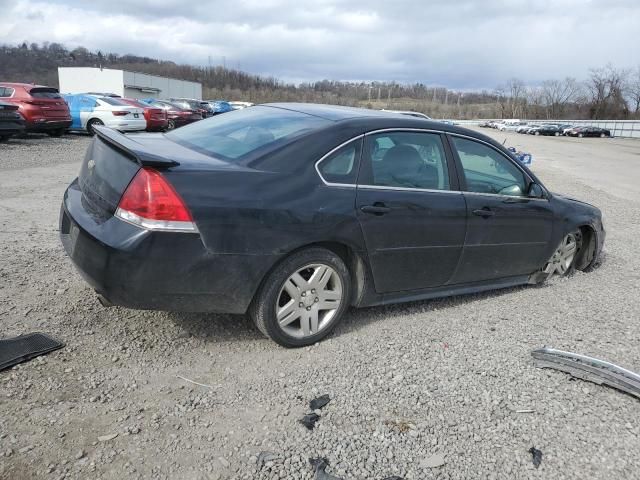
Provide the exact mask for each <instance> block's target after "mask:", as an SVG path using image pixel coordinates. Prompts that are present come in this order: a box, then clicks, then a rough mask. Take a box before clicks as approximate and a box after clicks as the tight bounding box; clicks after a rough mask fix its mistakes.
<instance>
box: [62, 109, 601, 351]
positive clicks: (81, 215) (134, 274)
mask: <svg viewBox="0 0 640 480" xmlns="http://www.w3.org/2000/svg"><path fill="white" fill-rule="evenodd" d="M97 132H98V135H97V137H96V138H95V139H94V140H93V142H92V143H91V145H90V146H89V150H88V152H87V155H85V157H84V160H83V163H82V167H81V170H80V174H79V178H77V179H75V180H74V181H73V182H72V183H71V185H70V186H69V187H68V189H67V190H66V192H65V194H64V198H63V202H62V211H61V215H60V236H61V240H62V243H63V245H64V248H65V250H66V252H67V253H68V255H69V257H70V258H71V260H72V261H73V263H74V264H75V266H76V267H77V268H78V270H79V271H80V272H81V273H82V275H83V276H84V278H85V280H86V281H87V282H88V283H89V284H90V285H91V286H92V287H93V288H94V289H95V290H96V291H97V292H98V294H99V295H100V298H101V299H102V302H103V304H105V305H109V304H116V305H122V306H126V307H129V308H138V309H158V310H173V311H180V310H184V311H200V312H213V311H215V312H228V313H239V314H240V313H245V312H249V314H250V316H251V317H252V318H253V320H254V322H255V323H256V325H257V327H258V328H259V329H260V331H261V332H263V333H264V334H266V335H268V336H269V337H270V338H272V339H273V340H275V341H276V342H278V343H279V344H281V345H284V346H287V347H301V346H304V345H311V344H313V343H315V342H317V341H319V340H321V339H322V338H324V337H325V336H326V335H328V334H329V332H330V331H331V330H332V329H333V328H334V327H335V326H336V325H337V324H338V323H339V322H340V320H341V319H342V317H343V314H344V313H345V311H346V310H347V308H348V307H350V306H354V307H364V306H372V305H380V304H389V303H395V302H405V301H415V300H421V299H428V298H434V297H442V296H448V295H454V294H461V293H471V292H479V291H484V290H489V289H495V288H504V287H511V286H514V285H526V284H535V283H539V282H542V281H544V280H545V279H546V278H547V277H548V276H550V275H553V274H559V275H564V274H567V273H569V272H571V271H572V270H573V269H578V270H588V269H589V268H591V267H592V266H593V265H594V264H595V262H597V261H598V258H599V255H600V252H601V249H602V245H603V242H604V238H605V231H604V228H603V226H602V218H601V213H600V210H598V209H597V208H596V207H594V206H591V205H588V204H586V203H583V202H580V201H577V200H572V199H569V198H567V197H563V196H561V195H558V194H555V193H551V192H550V191H549V190H547V188H545V187H544V185H543V184H542V183H541V182H540V180H539V179H538V178H537V177H536V176H535V175H534V174H533V173H532V172H531V171H530V170H529V169H527V168H526V167H525V166H524V165H522V164H521V163H520V162H519V161H518V160H516V159H515V158H514V157H513V155H512V153H511V152H509V151H508V150H507V149H506V148H504V147H503V146H502V145H501V144H500V143H499V142H496V141H495V140H492V139H491V138H489V137H487V136H485V135H482V134H481V133H479V132H477V131H473V130H468V129H465V128H460V127H455V126H451V125H445V124H443V123H441V122H437V121H431V122H430V121H425V120H422V119H417V118H413V117H410V116H407V115H388V114H386V113H384V112H379V111H375V110H368V109H356V108H349V107H338V106H332V105H315V104H270V105H260V106H255V107H251V108H247V109H244V110H239V111H235V112H231V113H228V114H225V115H217V116H215V117H213V118H210V119H208V120H206V121H203V122H196V123H194V124H192V125H188V126H186V127H183V128H180V129H177V130H174V131H172V132H169V133H166V134H164V135H140V136H137V137H133V136H130V137H126V136H124V135H122V134H120V133H118V132H116V131H114V130H110V129H106V128H100V129H97ZM107 166H108V168H107ZM538 295H540V299H539V301H547V300H545V298H544V296H545V293H544V291H539V293H538Z"/></svg>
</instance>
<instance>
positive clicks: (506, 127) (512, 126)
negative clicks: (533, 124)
mask: <svg viewBox="0 0 640 480" xmlns="http://www.w3.org/2000/svg"><path fill="white" fill-rule="evenodd" d="M524 125H526V123H524V122H504V123H502V124H501V125H500V126H499V127H498V130H500V131H501V132H515V131H517V130H518V128H519V127H522V126H524Z"/></svg>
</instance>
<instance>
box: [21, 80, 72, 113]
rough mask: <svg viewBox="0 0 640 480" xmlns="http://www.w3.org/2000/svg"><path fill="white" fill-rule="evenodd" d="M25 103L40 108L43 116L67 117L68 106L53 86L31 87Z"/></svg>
mask: <svg viewBox="0 0 640 480" xmlns="http://www.w3.org/2000/svg"><path fill="white" fill-rule="evenodd" d="M29 95H30V96H31V98H30V99H29V100H26V102H27V103H29V104H31V105H35V106H37V107H39V108H40V110H41V111H42V114H43V115H44V116H45V117H68V116H69V107H68V105H67V103H66V102H65V101H64V98H62V96H61V95H60V94H59V93H58V90H57V89H56V88H53V87H33V88H32V89H31V90H29Z"/></svg>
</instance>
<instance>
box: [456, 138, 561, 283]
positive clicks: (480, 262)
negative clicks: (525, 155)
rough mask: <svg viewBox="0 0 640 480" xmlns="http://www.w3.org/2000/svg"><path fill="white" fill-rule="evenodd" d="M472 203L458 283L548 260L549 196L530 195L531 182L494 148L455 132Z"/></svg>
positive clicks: (520, 271)
mask: <svg viewBox="0 0 640 480" xmlns="http://www.w3.org/2000/svg"><path fill="white" fill-rule="evenodd" d="M450 139H451V145H452V148H453V151H454V156H456V155H457V158H458V161H459V163H458V166H459V167H458V169H459V170H461V171H462V175H461V178H460V183H461V188H462V189H463V190H464V198H465V199H466V203H467V215H468V221H467V235H466V239H465V245H464V250H463V252H462V259H461V261H460V266H459V267H458V270H457V272H456V274H455V277H454V279H453V282H452V283H456V284H458V283H468V282H476V281H482V280H492V279H496V278H505V277H512V276H518V275H528V274H531V273H533V272H534V271H536V270H537V269H538V268H540V266H541V265H542V264H544V262H545V261H546V260H547V259H546V258H545V255H547V252H548V245H549V242H550V241H551V233H552V228H553V212H552V210H551V208H550V207H549V202H548V200H546V199H539V198H529V197H527V196H526V193H525V192H527V190H528V187H529V185H530V180H529V178H528V176H527V175H526V174H525V172H524V170H522V169H521V168H519V167H518V166H517V165H516V163H515V161H514V160H512V159H510V158H508V157H507V156H505V155H504V154H503V153H501V152H499V151H498V150H497V149H496V148H494V147H493V146H490V145H489V144H487V143H482V142H479V141H476V140H472V139H470V138H467V137H459V136H453V135H452V136H450Z"/></svg>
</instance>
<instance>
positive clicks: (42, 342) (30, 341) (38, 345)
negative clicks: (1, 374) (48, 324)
mask: <svg viewBox="0 0 640 480" xmlns="http://www.w3.org/2000/svg"><path fill="white" fill-rule="evenodd" d="M62 347H64V343H61V342H59V341H58V340H56V339H54V338H51V337H50V336H48V335H45V334H44V333H29V334H27V335H20V336H19V337H13V338H5V339H2V340H0V370H5V369H7V368H11V367H13V366H14V365H17V364H19V363H22V362H26V361H27V360H31V359H32V358H35V357H38V356H40V355H44V354H45V353H49V352H52V351H54V350H58V349H59V348H62Z"/></svg>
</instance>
